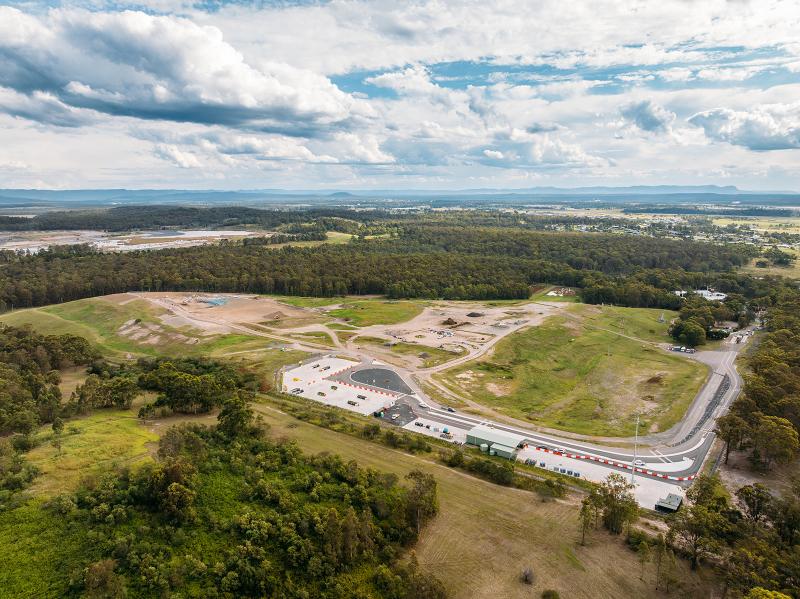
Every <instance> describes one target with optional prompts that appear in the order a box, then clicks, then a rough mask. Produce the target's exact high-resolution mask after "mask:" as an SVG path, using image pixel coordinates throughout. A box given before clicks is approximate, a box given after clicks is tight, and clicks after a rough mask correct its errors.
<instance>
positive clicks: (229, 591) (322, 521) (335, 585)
mask: <svg viewBox="0 0 800 599" xmlns="http://www.w3.org/2000/svg"><path fill="white" fill-rule="evenodd" d="M34 509H43V510H46V511H47V512H48V513H49V517H50V518H51V519H52V520H53V522H54V524H53V526H55V527H58V528H62V529H64V531H65V534H66V539H65V544H64V546H63V548H62V549H61V550H58V551H57V554H58V557H57V559H56V560H54V562H53V563H52V564H51V565H50V567H51V568H52V569H53V570H54V572H49V573H48V575H50V576H52V575H53V574H56V575H57V578H58V579H60V580H62V581H63V582H64V583H65V592H64V593H63V594H61V595H59V596H69V597H73V596H74V597H111V598H121V597H125V596H134V597H164V596H180V597H286V598H298V599H300V598H303V599H308V598H311V597H320V598H331V599H333V598H341V599H345V598H350V597H355V596H358V597H362V598H364V599H368V598H376V599H377V598H378V597H382V598H389V599H412V598H419V599H440V598H443V597H444V591H443V589H442V587H441V584H440V583H439V582H438V581H437V580H436V579H435V578H433V577H432V576H430V575H429V574H423V573H422V572H421V571H420V570H419V568H418V566H417V564H416V561H415V559H414V558H413V554H412V556H411V559H407V558H405V557H404V555H405V550H406V548H408V547H410V546H411V545H413V543H414V542H415V541H416V539H417V538H418V536H419V534H420V532H421V531H422V529H423V528H424V527H425V525H426V523H427V522H428V520H429V519H430V518H432V517H433V516H434V515H435V514H436V513H437V511H438V499H437V486H436V481H435V480H434V478H433V477H432V476H431V475H429V474H425V473H423V472H420V471H412V472H410V473H409V474H408V476H407V477H406V480H404V481H400V480H398V479H397V477H396V476H394V475H388V474H382V473H380V472H377V471H375V470H365V469H363V468H360V467H359V466H358V465H357V464H356V463H355V462H344V461H343V460H342V459H341V458H339V457H337V456H331V455H317V456H309V455H305V454H303V453H302V452H301V451H300V449H299V448H298V446H297V445H296V444H295V443H294V442H290V441H280V440H278V441H276V440H273V439H271V438H270V437H269V435H268V431H266V430H265V427H264V426H263V425H258V424H257V423H256V422H255V421H254V419H253V414H252V412H251V410H250V408H249V407H248V405H247V402H245V401H243V400H241V398H232V399H229V400H227V401H226V402H225V403H224V405H223V407H222V409H221V411H220V412H219V416H218V424H217V425H216V426H203V425H186V424H184V425H181V426H177V427H173V428H171V429H169V430H168V431H167V432H166V433H165V434H164V436H163V437H162V440H161V442H160V445H159V449H158V459H157V460H156V461H154V462H150V463H146V464H144V465H143V466H141V467H138V468H136V469H129V468H121V469H118V470H113V471H109V472H106V473H105V474H102V475H100V476H96V477H91V478H87V479H85V480H84V481H83V483H82V484H81V486H80V487H79V488H78V489H77V491H75V492H74V493H62V494H60V495H57V496H55V497H54V498H52V499H51V500H49V501H48V502H47V503H46V504H44V505H43V506H41V507H37V508H34ZM354 592H356V593H357V594H356V595H354V594H353V593H354Z"/></svg>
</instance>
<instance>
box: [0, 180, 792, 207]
mask: <svg viewBox="0 0 800 599" xmlns="http://www.w3.org/2000/svg"><path fill="white" fill-rule="evenodd" d="M586 202H595V203H600V204H603V203H609V204H617V203H626V204H630V203H632V204H653V203H656V204H681V203H692V204H697V203H701V204H725V205H727V204H748V205H763V206H773V205H780V206H787V205H790V206H800V193H798V192H791V191H769V192H764V191H745V190H740V189H738V188H736V187H735V186H732V185H726V186H720V185H689V186H686V185H652V186H647V185H636V186H631V187H603V186H598V187H577V188H563V187H531V188H526V189H463V190H421V189H410V190H400V189H385V190H347V191H337V190H282V189H260V190H234V191H222V190H185V189H70V190H43V189H0V207H3V208H5V209H11V208H14V209H20V208H27V207H30V208H41V209H47V208H51V209H52V208H54V207H59V206H61V207H80V206H85V207H90V206H114V205H119V204H196V205H206V204H246V205H258V204H272V205H283V204H286V205H298V204H299V205H302V204H313V205H317V206H318V205H320V204H326V203H327V204H333V205H386V206H395V205H402V206H407V205H419V204H429V205H432V206H458V205H465V206H479V205H487V206H491V205H526V204H542V203H553V204H571V203H586Z"/></svg>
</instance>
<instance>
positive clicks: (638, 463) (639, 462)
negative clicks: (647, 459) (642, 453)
mask: <svg viewBox="0 0 800 599" xmlns="http://www.w3.org/2000/svg"><path fill="white" fill-rule="evenodd" d="M633 465H634V466H644V460H636V461H635V462H634V463H633Z"/></svg>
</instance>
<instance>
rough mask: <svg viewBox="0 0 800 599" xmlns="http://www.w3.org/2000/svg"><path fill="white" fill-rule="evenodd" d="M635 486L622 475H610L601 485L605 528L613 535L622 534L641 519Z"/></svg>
mask: <svg viewBox="0 0 800 599" xmlns="http://www.w3.org/2000/svg"><path fill="white" fill-rule="evenodd" d="M633 488H634V486H633V485H632V484H631V483H629V482H627V481H626V480H625V478H624V477H623V476H622V475H621V474H617V473H614V474H609V475H608V478H606V480H605V482H603V484H602V485H600V497H601V498H602V506H603V507H602V510H603V526H605V527H606V528H607V529H608V531H609V532H611V533H612V534H620V533H621V532H622V531H623V530H624V528H625V527H626V526H630V525H631V524H632V523H633V522H635V521H636V518H638V517H639V506H638V504H637V503H636V499H635V498H634V496H633V494H632V493H631V490H632V489H633Z"/></svg>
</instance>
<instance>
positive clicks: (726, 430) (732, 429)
mask: <svg viewBox="0 0 800 599" xmlns="http://www.w3.org/2000/svg"><path fill="white" fill-rule="evenodd" d="M749 428H750V427H749V425H748V424H747V421H746V420H745V419H744V418H742V417H741V416H739V415H738V414H734V413H733V412H729V413H727V414H725V415H724V416H721V417H720V418H718V419H717V425H716V428H715V429H714V432H715V433H716V434H717V435H718V436H719V438H720V439H722V440H723V441H725V463H726V464H727V463H728V456H729V454H730V452H731V448H733V449H737V448H738V447H739V445H740V444H741V443H742V441H743V440H744V439H745V438H746V437H747V435H748V433H749Z"/></svg>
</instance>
